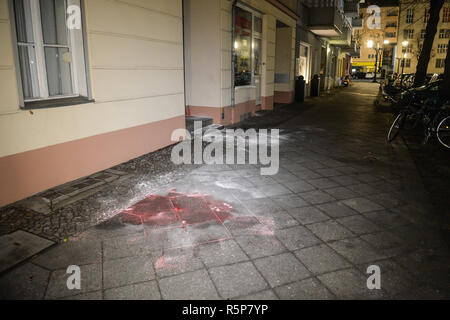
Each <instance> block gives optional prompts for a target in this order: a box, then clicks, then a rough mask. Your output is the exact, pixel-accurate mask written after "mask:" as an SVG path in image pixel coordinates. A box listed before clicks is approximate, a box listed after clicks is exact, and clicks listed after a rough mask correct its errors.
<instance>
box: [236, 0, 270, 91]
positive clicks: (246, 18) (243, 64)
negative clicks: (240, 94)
mask: <svg viewBox="0 0 450 320" xmlns="http://www.w3.org/2000/svg"><path fill="white" fill-rule="evenodd" d="M262 24H263V22H262V17H261V16H260V15H258V14H255V12H253V11H251V10H247V9H244V8H241V7H239V6H238V7H236V8H235V12H234V43H233V55H234V57H233V61H234V66H233V67H234V85H235V86H236V87H239V86H247V85H252V84H253V82H254V79H253V78H254V77H253V75H255V76H259V75H260V74H261V63H262V61H261V59H262V57H261V56H260V51H261V38H262V36H261V35H262Z"/></svg>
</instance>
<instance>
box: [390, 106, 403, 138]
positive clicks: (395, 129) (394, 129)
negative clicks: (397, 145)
mask: <svg viewBox="0 0 450 320" xmlns="http://www.w3.org/2000/svg"><path fill="white" fill-rule="evenodd" d="M405 119H406V113H404V112H401V113H400V114H399V115H398V116H397V117H396V118H395V120H394V122H393V123H392V125H391V127H390V129H389V132H388V136H387V141H388V142H392V141H394V140H395V138H397V136H398V134H399V132H400V130H401V129H402V128H403V126H404V124H405Z"/></svg>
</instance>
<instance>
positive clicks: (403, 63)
mask: <svg viewBox="0 0 450 320" xmlns="http://www.w3.org/2000/svg"><path fill="white" fill-rule="evenodd" d="M404 71H405V58H403V59H402V78H401V79H400V87H403V78H404V77H403V72H404Z"/></svg>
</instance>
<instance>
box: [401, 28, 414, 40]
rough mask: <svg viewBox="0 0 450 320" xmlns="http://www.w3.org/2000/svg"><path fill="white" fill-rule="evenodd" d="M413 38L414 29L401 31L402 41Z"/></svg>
mask: <svg viewBox="0 0 450 320" xmlns="http://www.w3.org/2000/svg"><path fill="white" fill-rule="evenodd" d="M413 38H414V29H405V30H403V39H413Z"/></svg>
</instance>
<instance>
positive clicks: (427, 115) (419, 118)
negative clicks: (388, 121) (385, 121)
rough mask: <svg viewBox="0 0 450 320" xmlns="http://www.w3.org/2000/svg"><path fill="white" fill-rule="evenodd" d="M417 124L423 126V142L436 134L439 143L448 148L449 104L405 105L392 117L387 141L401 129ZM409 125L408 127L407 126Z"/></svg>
mask: <svg viewBox="0 0 450 320" xmlns="http://www.w3.org/2000/svg"><path fill="white" fill-rule="evenodd" d="M419 124H423V125H424V127H425V139H424V142H423V143H424V144H425V143H427V142H428V140H429V138H430V137H431V136H436V138H437V140H438V141H439V143H441V144H442V145H443V146H444V147H446V148H449V149H450V105H449V104H446V105H444V106H442V107H438V108H436V107H435V106H430V105H423V106H421V107H418V108H417V107H414V106H411V105H409V106H407V107H406V108H404V109H403V110H402V111H401V112H400V113H399V114H398V115H397V117H396V118H395V119H394V122H393V123H392V125H391V127H390V128H389V132H388V135H387V141H388V143H391V142H392V141H394V140H395V139H396V138H397V136H398V134H399V133H400V131H401V130H403V129H414V128H416V127H417V126H418V125H419ZM407 126H409V127H407Z"/></svg>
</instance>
